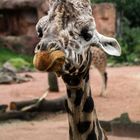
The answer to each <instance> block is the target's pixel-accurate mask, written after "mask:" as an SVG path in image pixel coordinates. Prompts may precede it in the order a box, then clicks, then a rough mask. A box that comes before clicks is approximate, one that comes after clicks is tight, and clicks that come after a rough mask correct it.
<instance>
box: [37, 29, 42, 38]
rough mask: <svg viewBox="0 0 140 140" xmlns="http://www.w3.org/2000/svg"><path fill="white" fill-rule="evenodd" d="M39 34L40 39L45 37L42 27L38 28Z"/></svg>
mask: <svg viewBox="0 0 140 140" xmlns="http://www.w3.org/2000/svg"><path fill="white" fill-rule="evenodd" d="M37 34H38V37H42V36H43V32H42V28H41V27H38V29H37Z"/></svg>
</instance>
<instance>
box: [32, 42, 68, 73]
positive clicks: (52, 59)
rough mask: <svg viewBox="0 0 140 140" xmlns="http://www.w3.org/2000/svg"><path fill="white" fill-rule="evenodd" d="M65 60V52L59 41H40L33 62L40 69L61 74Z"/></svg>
mask: <svg viewBox="0 0 140 140" xmlns="http://www.w3.org/2000/svg"><path fill="white" fill-rule="evenodd" d="M64 62H65V53H64V52H63V51H62V50H60V49H59V47H58V45H57V43H55V42H52V43H45V42H40V43H39V44H38V45H37V46H36V48H35V55H34V59H33V64H34V66H35V68H36V69H38V70H40V71H47V72H56V73H57V74H58V75H60V73H61V71H62V67H63V64H64Z"/></svg>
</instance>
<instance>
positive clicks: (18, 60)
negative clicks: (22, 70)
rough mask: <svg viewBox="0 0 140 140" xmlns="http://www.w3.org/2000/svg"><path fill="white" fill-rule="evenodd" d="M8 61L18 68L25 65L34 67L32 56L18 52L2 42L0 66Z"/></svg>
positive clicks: (0, 45)
mask: <svg viewBox="0 0 140 140" xmlns="http://www.w3.org/2000/svg"><path fill="white" fill-rule="evenodd" d="M7 61H9V62H11V63H12V64H13V65H14V66H16V67H17V68H19V67H23V66H29V67H32V56H27V55H23V54H17V53H16V52H13V51H11V50H10V49H8V48H6V47H4V46H3V44H1V43H0V66H2V65H3V64H4V63H5V62H7Z"/></svg>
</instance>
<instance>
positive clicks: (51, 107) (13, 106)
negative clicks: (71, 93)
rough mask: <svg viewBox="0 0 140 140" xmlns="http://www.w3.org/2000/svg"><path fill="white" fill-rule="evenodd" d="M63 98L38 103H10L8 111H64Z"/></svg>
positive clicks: (35, 100)
mask: <svg viewBox="0 0 140 140" xmlns="http://www.w3.org/2000/svg"><path fill="white" fill-rule="evenodd" d="M65 99H66V97H65V96H63V97H60V98H58V99H53V100H46V99H43V100H42V101H40V102H39V103H38V99H34V100H29V101H20V102H11V103H10V110H16V111H21V110H22V109H23V108H26V109H25V110H26V111H29V112H33V111H35V112H57V111H65V106H64V100H65Z"/></svg>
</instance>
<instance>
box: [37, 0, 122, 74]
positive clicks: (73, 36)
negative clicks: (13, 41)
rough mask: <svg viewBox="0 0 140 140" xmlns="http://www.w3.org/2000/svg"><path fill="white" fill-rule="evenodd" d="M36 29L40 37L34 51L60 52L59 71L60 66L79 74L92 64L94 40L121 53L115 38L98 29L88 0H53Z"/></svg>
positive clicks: (112, 53)
mask: <svg viewBox="0 0 140 140" xmlns="http://www.w3.org/2000/svg"><path fill="white" fill-rule="evenodd" d="M36 30H37V32H38V35H39V37H41V40H40V42H39V43H38V45H37V46H36V49H35V53H38V52H45V51H46V52H47V55H49V54H54V56H57V54H59V55H58V56H59V57H55V58H56V60H61V61H57V62H58V63H54V65H56V64H57V66H58V65H59V66H60V64H61V66H60V67H61V68H60V67H59V71H60V69H61V72H62V73H68V74H71V75H73V74H74V75H76V74H77V73H79V72H83V71H85V70H86V69H87V68H89V66H90V61H91V53H90V48H91V46H93V45H92V44H94V45H96V46H98V47H101V48H102V49H103V50H104V51H105V52H106V53H108V54H110V55H115V56H119V55H120V54H121V48H120V46H119V43H118V42H117V41H116V39H114V38H110V37H106V36H103V35H101V34H100V33H98V31H97V30H96V24H95V20H94V17H93V15H92V9H91V6H90V2H89V1H88V0H52V1H51V6H50V10H49V12H48V15H47V16H44V17H43V18H41V19H40V20H39V22H38V23H37V25H36ZM56 52H57V53H56ZM58 52H59V53H58ZM60 52H61V53H60ZM62 52H63V53H62ZM55 53H56V55H55ZM57 58H58V59H57ZM49 59H50V58H48V60H49ZM36 60H37V59H35V61H36ZM41 60H42V59H41ZM53 62H55V59H54V61H53ZM60 62H63V63H60ZM54 67H55V66H54ZM55 68H56V67H55ZM42 70H46V69H45V68H43V69H42ZM51 71H53V69H51ZM54 71H55V70H54Z"/></svg>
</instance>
